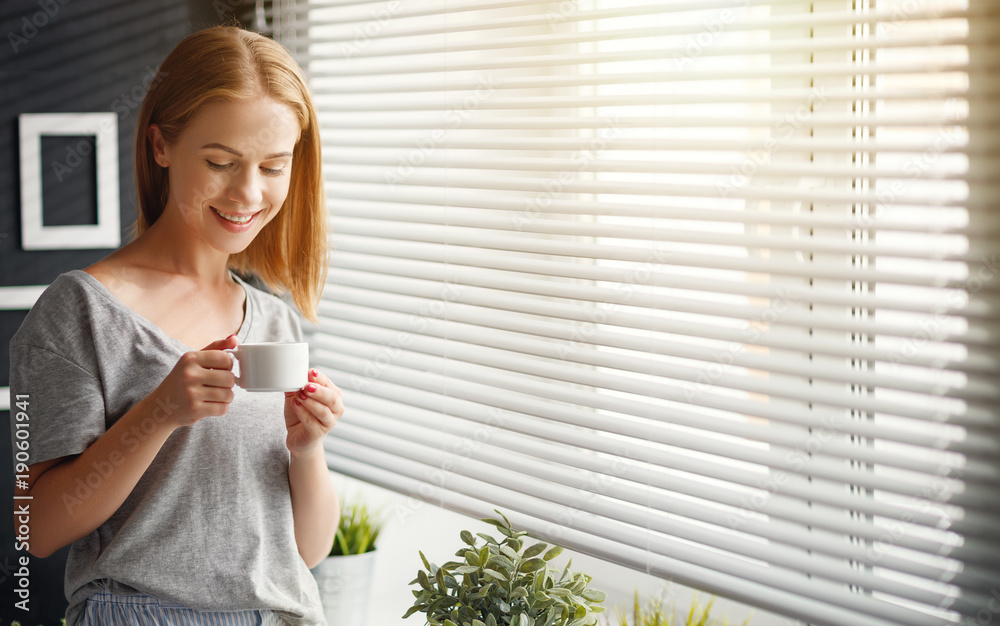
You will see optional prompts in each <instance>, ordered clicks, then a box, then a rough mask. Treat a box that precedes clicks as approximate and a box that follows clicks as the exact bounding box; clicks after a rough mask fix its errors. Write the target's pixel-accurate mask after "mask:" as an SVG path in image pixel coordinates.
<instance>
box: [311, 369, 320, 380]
mask: <svg viewBox="0 0 1000 626" xmlns="http://www.w3.org/2000/svg"><path fill="white" fill-rule="evenodd" d="M309 375H310V376H312V377H313V378H316V377H317V376H319V372H318V371H316V368H313V369H311V370H309Z"/></svg>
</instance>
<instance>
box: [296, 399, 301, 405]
mask: <svg viewBox="0 0 1000 626" xmlns="http://www.w3.org/2000/svg"><path fill="white" fill-rule="evenodd" d="M295 404H297V405H299V406H302V403H301V402H299V399H298V398H295Z"/></svg>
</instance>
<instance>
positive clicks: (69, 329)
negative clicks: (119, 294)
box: [10, 270, 104, 353]
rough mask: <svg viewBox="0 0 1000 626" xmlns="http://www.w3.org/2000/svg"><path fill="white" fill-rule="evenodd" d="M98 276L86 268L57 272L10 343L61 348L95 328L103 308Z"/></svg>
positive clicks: (56, 349) (50, 348) (61, 349)
mask: <svg viewBox="0 0 1000 626" xmlns="http://www.w3.org/2000/svg"><path fill="white" fill-rule="evenodd" d="M98 285H99V283H97V280H96V279H95V278H94V277H93V276H91V275H89V274H87V273H86V272H84V271H83V270H71V271H68V272H65V273H63V274H60V275H58V276H57V277H56V278H55V280H53V281H52V283H51V284H50V285H49V286H48V287H46V288H45V290H44V291H42V293H41V295H39V297H38V299H37V300H36V301H35V303H34V304H33V305H32V306H31V309H30V310H29V311H28V314H27V315H26V316H25V318H24V321H23V322H22V323H21V326H20V327H19V328H18V330H17V332H15V333H14V336H13V337H12V338H11V342H10V345H11V347H12V348H13V347H16V346H33V347H38V348H45V349H48V350H50V351H53V352H57V353H58V352H61V351H63V350H64V349H65V348H66V347H67V346H68V345H71V344H73V343H76V341H77V340H78V338H79V337H80V336H81V335H86V334H89V333H91V332H92V330H93V328H94V325H95V324H102V323H104V321H102V320H100V319H98V318H99V317H100V313H98V311H100V310H101V309H102V307H101V305H100V301H101V295H100V293H99V291H98Z"/></svg>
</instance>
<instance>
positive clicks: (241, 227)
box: [211, 207, 260, 233]
mask: <svg viewBox="0 0 1000 626" xmlns="http://www.w3.org/2000/svg"><path fill="white" fill-rule="evenodd" d="M211 208H212V212H213V213H215V217H216V218H217V219H218V220H219V222H220V223H221V224H222V225H223V227H225V229H226V230H228V231H230V232H233V233H243V232H246V231H247V230H249V229H250V226H252V225H253V223H254V222H255V221H256V220H257V216H258V215H260V211H257V212H256V213H252V214H250V215H238V214H234V213H226V212H224V211H220V210H219V209H217V208H215V207H211ZM226 216H229V217H233V218H236V219H237V220H240V221H233V220H231V219H228V217H226ZM242 220H245V221H242Z"/></svg>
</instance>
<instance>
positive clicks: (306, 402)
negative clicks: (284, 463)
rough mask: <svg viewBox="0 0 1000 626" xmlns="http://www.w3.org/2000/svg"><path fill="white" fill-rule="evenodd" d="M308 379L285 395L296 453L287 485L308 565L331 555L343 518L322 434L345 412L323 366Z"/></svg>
mask: <svg viewBox="0 0 1000 626" xmlns="http://www.w3.org/2000/svg"><path fill="white" fill-rule="evenodd" d="M309 381H310V382H309V384H307V385H306V386H305V387H303V388H302V389H301V390H299V391H298V392H296V393H288V394H286V395H285V427H286V428H287V430H288V437H287V438H286V440H285V443H286V445H287V446H288V451H289V453H290V455H291V458H290V460H289V464H288V485H289V489H290V491H291V496H292V517H293V519H294V522H295V542H296V544H298V547H299V555H300V556H302V560H303V561H305V562H306V566H307V567H309V568H313V567H315V566H316V565H318V564H319V562H320V561H322V560H323V559H324V558H325V557H326V556H327V555H328V554H329V553H330V548H331V547H333V539H334V535H335V534H336V532H337V523H338V522H339V521H340V503H339V502H338V501H337V494H336V493H335V492H334V489H333V481H332V480H331V479H330V471H329V469H327V466H326V453H325V452H324V450H323V438H324V437H326V434H327V433H328V432H330V430H331V429H332V428H333V425H334V424H336V423H337V420H338V419H340V416H341V415H343V414H344V404H343V401H342V399H341V391H340V389H339V388H337V386H336V385H334V384H333V383H332V382H331V381H330V379H329V378H327V377H326V376H325V375H324V374H322V373H320V372H319V371H318V370H315V369H312V370H309Z"/></svg>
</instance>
